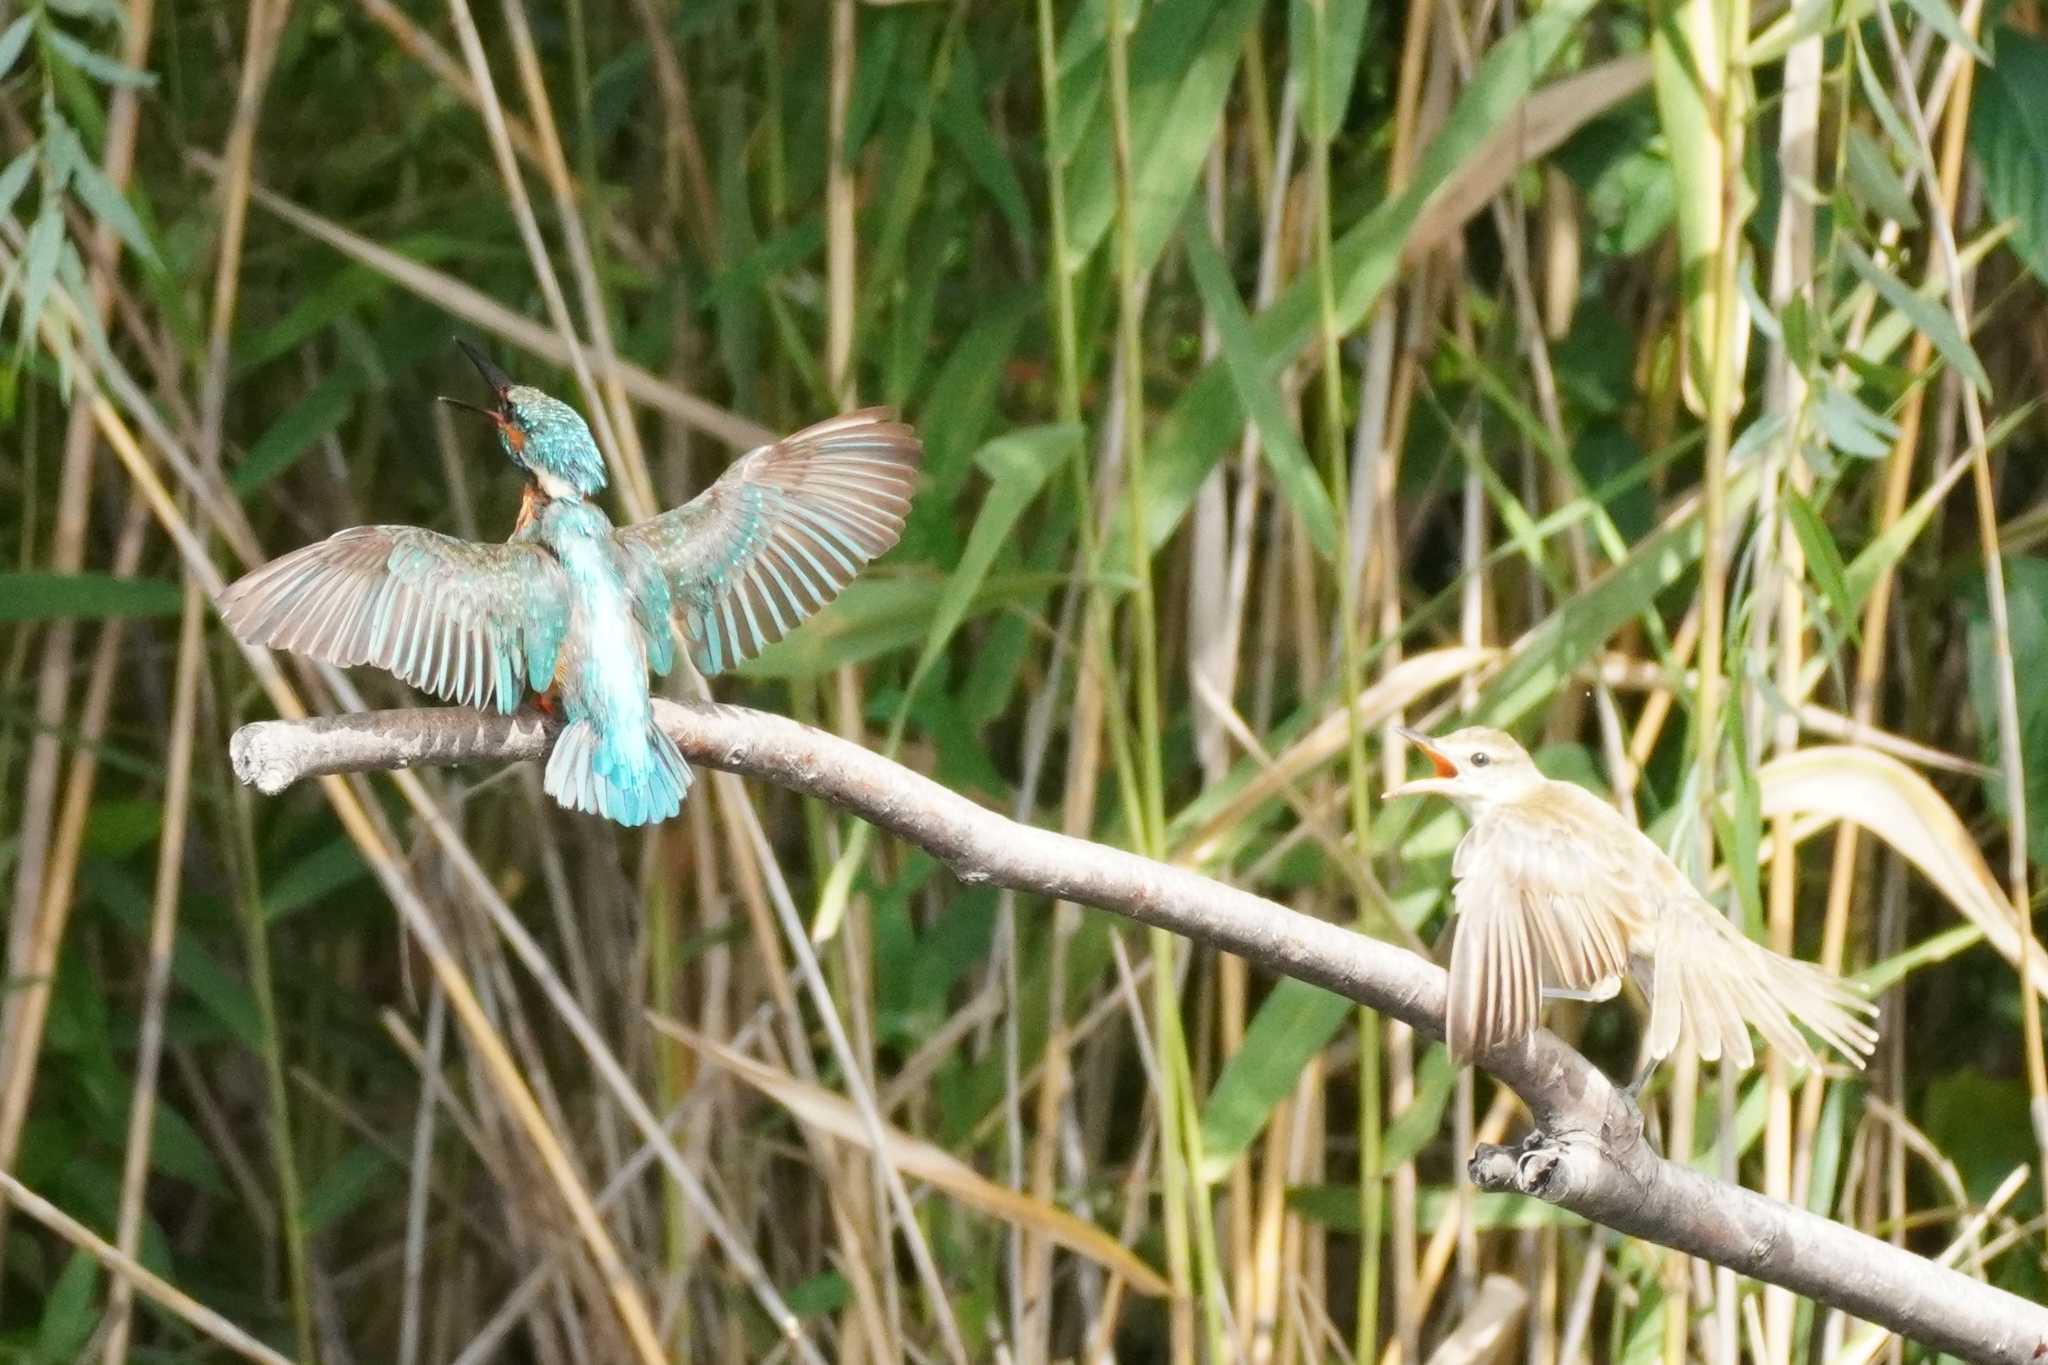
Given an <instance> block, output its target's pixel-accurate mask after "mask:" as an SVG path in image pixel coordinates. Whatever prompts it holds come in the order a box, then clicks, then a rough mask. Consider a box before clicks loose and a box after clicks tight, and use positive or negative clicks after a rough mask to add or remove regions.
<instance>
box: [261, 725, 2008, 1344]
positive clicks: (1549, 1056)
mask: <svg viewBox="0 0 2048 1365" xmlns="http://www.w3.org/2000/svg"><path fill="white" fill-rule="evenodd" d="M655 706H656V710H657V716H658V719H659V720H660V722H661V725H662V728H663V729H665V730H667V731H668V733H669V734H670V735H671V736H673V737H674V739H675V741H676V743H677V745H678V746H679V747H680V748H681V749H682V751H683V753H684V755H685V756H687V757H688V758H689V759H690V760H691V761H693V762H696V763H700V764H703V765H704V766H706V767H710V768H719V769H723V770H725V771H727V772H732V773H738V774H740V775H742V776H746V777H755V778H760V779H762V780H764V781H768V782H772V783H774V784H776V785H777V786H782V787H787V788H789V789H791V790H793V791H798V792H802V793H804V794H806V795H809V796H815V797H819V798H822V799H823V800H826V801H830V802H832V803H833V804H834V805H837V806H841V807H844V808H845V809H847V810H849V811H852V812H853V813H854V814H856V815H858V816H860V817H861V818H862V819H865V820H867V821H869V822H870V823H872V824H875V825H878V826H880V827H881V828H883V829H885V830H888V831H889V832H890V833H892V834H895V835H896V836H898V837H899V838H902V839H904V840H906V841H907V842H909V843H912V844H915V845H917V846H918V847H919V848H922V849H924V850H925V851H926V852H928V853H930V854H932V855H933V856H934V857H936V858H938V859H939V860H940V861H942V862H944V863H945V864H946V865H947V866H949V867H950V868H952V870H953V872H954V875H956V876H958V877H959V878H960V880H962V881H964V882H968V883H983V882H987V883H993V884H995V885H998V886H1005V887H1009V888H1011V889H1013V890H1016V891H1023V892H1029V893H1033V894H1036V895H1043V896H1046V897H1050V898H1058V899H1065V900H1072V901H1078V902H1081V903H1083V904H1086V905H1093V906H1096V907H1098V908H1100V909H1103V910H1108V911H1111V912H1113V913H1115V914H1119V915H1123V916H1126V917H1127V918H1130V919H1134V920H1137V921H1139V922H1141V923H1144V924H1149V925H1156V926H1158V927H1161V928H1164V929H1170V930H1172V931H1173V932H1174V933H1177V934H1181V935H1184V936H1186V937H1188V938H1192V939H1199V940H1201V941H1202V942H1204V943H1207V944H1210V945H1211V946H1213V947H1217V948H1221V949H1224V950H1226V951H1228V952H1233V953H1236V954H1238V955H1239V956H1240V957H1243V958H1246V959H1248V960H1250V961H1252V962H1256V963H1258V964H1259V965H1260V966H1263V967H1266V968H1268V969H1269V970H1272V971H1275V972H1280V973H1284V974H1285V975H1288V976H1292V977H1297V978H1299V979H1300V980H1303V981H1307V982H1310V983H1311V984H1313V985H1317V986H1321V987H1323V988H1324V989H1325V990H1329V991H1334V992H1336V993H1337V994H1339V995H1342V996H1344V997H1345V998H1347V999H1350V1000H1354V1001H1357V1002H1358V1003H1359V1004H1362V1005H1367V1006H1370V1007H1371V1008H1373V1009H1376V1010H1379V1011H1381V1012H1382V1013H1385V1014H1389V1015H1392V1016H1393V1017H1395V1018H1397V1019H1400V1020H1403V1021H1404V1022H1406V1023H1408V1024H1410V1025H1412V1026H1414V1027H1415V1028H1417V1029H1420V1030H1421V1031H1423V1032H1424V1033H1426V1034H1428V1035H1430V1036H1431V1037H1436V1038H1441V1037H1442V1036H1443V1010H1444V973H1443V971H1442V970H1441V969H1439V968H1438V967H1436V966H1435V965H1434V964H1432V963H1430V962H1427V961H1425V960H1423V959H1422V958H1420V957H1417V956H1416V955H1414V954H1413V953H1410V952H1407V951H1405V950H1404V949H1401V948H1396V947H1393V946H1391V945H1389V944H1386V943H1381V942H1379V941H1377V940H1375V939H1371V938H1367V937H1365V936H1363V935H1361V934H1356V933H1353V932H1352V931H1350V930H1349V929H1346V928H1343V927H1341V926H1339V925H1336V924H1331V923H1329V922H1327V921H1324V920H1318V919H1313V918H1311V917H1309V916H1307V915H1303V914H1300V913H1298V912H1296V911H1293V910H1289V909H1287V908H1286V907H1285V906H1282V905H1278V904H1275V903H1274V902H1272V901H1269V900H1266V899H1264V898H1263V897H1260V896H1254V895H1252V894H1250V893H1249V892H1246V891H1240V890H1237V889H1236V888H1234V887H1230V886H1226V885H1224V884H1223V883H1221V882H1218V881H1213V880H1211V879H1209V878H1207V877H1203V876H1200V875H1198V874H1196V873H1194V872H1190V871H1187V870H1186V869H1184V868H1178V867H1170V866H1167V865H1165V864H1163V863H1156V862H1153V861H1151V860H1149V859H1146V858H1141V857H1138V856H1137V855H1135V854H1131V853H1125V852H1121V851H1119V850H1117V849H1112V848H1107V847H1105V846H1103V845H1100V844H1094V843H1089V842H1087V841H1086V840H1082V839H1073V838H1068V837H1067V836H1065V835H1060V834H1054V833H1051V832H1050V831H1047V830H1041V829H1034V828H1032V827H1031V826H1028V825H1021V824H1018V823H1017V822H1015V821H1013V820H1009V819H1006V818H1004V817H1003V816H1001V815H998V814H996V813H995V812H994V811H990V810H986V809H984V808H982V807H981V806H978V805H976V804H974V803H973V802H972V801H969V800H968V799H967V798H965V797H963V796H960V795H958V794H957V793H954V792H952V791H949V790H947V789H946V788H944V787H942V786H940V785H939V784H938V783H936V782H933V781H931V780H930V779H928V778H925V777H922V776H920V775H918V774H917V773H914V772H911V771H910V770H909V769H907V768H904V767H902V766H900V765H898V764H896V763H892V762H890V761H889V760H887V759H885V758H882V757H880V756H879V755H876V754H873V753H870V752H869V751H868V750H866V749H863V748H861V747H860V746H858V745H855V744H851V743H848V742H847V741H845V740H842V739H838V738H835V737H834V736H832V735H828V734H825V733H823V732H821V731H818V730H814V729H811V728H809V727H808V726H804V725H799V724H797V723H796V722H795V721H791V720H786V719H784V718H782V717H780V716H771V715H766V714H763V713H761V712H757V711H748V710H743V709H740V708H737V707H730V706H682V705H677V704H675V703H673V702H666V701H656V703H655ZM550 741H551V734H550V730H549V727H548V725H547V723H546V722H545V721H543V720H542V719H541V718H539V717H538V716H537V715H535V714H533V713H531V712H522V713H520V714H518V715H514V716H484V715H479V714H478V713H476V712H473V711H463V710H408V711H382V712H372V713H369V714H364V715H352V716H340V717H334V718H331V719H325V720H316V721H306V722H296V721H263V722H259V723H257V724H254V725H247V726H244V727H243V728H242V729H240V730H239V731H237V732H236V733H235V735H234V738H233V740H232V742H231V744H230V746H229V749H230V755H231V757H232V759H233V761H234V767H235V772H236V775H237V776H239V777H240V778H241V779H242V781H244V782H247V783H249V784H251V785H253V786H255V787H257V788H259V789H261V790H263V791H265V792H272V793H275V792H280V791H283V790H284V789H285V788H286V787H289V786H291V785H292V784H293V783H294V782H297V781H300V780H302V779H304V778H308V777H318V776H324V775H327V774H331V773H342V772H365V771H372V770H380V769H388V768H400V767H413V766H417V765H421V764H433V765H449V764H458V763H482V762H491V763H502V762H507V761H516V760H520V759H532V758H540V757H542V756H543V755H544V754H545V753H546V752H547V749H548V745H549V743H550ZM1482 1061H1483V1063H1484V1066H1485V1068H1486V1070H1488V1071H1489V1072H1491V1073H1492V1074H1493V1075H1494V1076H1496V1077H1498V1078H1499V1079H1500V1080H1501V1081H1502V1082H1504V1083H1505V1084H1506V1085H1508V1086H1509V1087H1511V1088H1512V1089H1513V1090H1514V1091H1515V1093H1516V1094H1517V1095H1519V1096H1521V1098H1522V1099H1523V1101H1524V1102H1525V1103H1527V1105H1528V1106H1529V1110H1530V1112H1531V1114H1533V1115H1534V1116H1535V1119H1536V1123H1537V1130H1536V1132H1535V1133H1534V1134H1532V1135H1531V1137H1530V1139H1529V1140H1528V1141H1526V1142H1524V1143H1523V1144H1522V1145H1521V1146H1520V1147H1518V1148H1505V1147H1482V1148H1480V1149H1479V1150H1478V1151H1477V1152H1475V1153H1473V1156H1472V1160H1471V1164H1470V1167H1469V1170H1470V1173H1471V1176H1472V1179H1473V1181H1474V1182H1475V1183H1476V1184H1478V1185H1479V1186H1481V1187H1482V1188H1484V1189H1488V1190H1512V1191H1516V1192H1518V1193H1521V1194H1526V1195H1531V1196H1533V1197H1535V1198H1538V1199H1543V1200H1546V1201H1548V1202H1550V1203H1552V1204H1556V1205H1557V1206H1559V1207H1560V1208H1564V1209H1569V1210H1571V1211H1572V1212H1574V1213H1576V1214H1579V1215H1580V1216H1582V1217H1584V1218H1587V1219H1590V1220H1591V1221H1593V1222H1596V1223H1602V1224H1605V1225H1606V1226H1608V1227H1611V1228H1614V1229H1616V1230H1618V1231H1621V1232H1625V1233H1627V1234H1629V1235H1630V1236H1634V1237H1640V1238H1643V1239H1645V1240H1647V1241H1652V1242H1658V1243H1661V1244H1663V1245H1665V1246H1668V1247H1674V1248H1677V1249H1678V1250H1680V1251H1684V1252H1688V1253H1690V1254H1691V1255H1694V1256H1698V1257H1700V1258H1701V1259H1703V1260H1707V1261H1711V1262H1713V1263H1714V1264H1716V1265H1723V1266H1728V1267H1730V1268H1732V1269H1735V1270H1738V1271H1740V1272H1742V1273H1743V1274H1745V1275H1749V1276H1752V1277H1754V1278H1756V1279H1759V1280H1762V1281H1765V1282H1766V1283H1769V1284H1775V1285H1782V1286H1783V1287H1785V1288H1787V1289H1790V1290H1793V1291H1795V1292H1797V1293H1800V1294H1804V1295H1806V1296H1808V1297H1809V1298H1812V1299H1815V1300H1817V1301H1819V1302H1821V1303H1824V1304H1828V1305H1831V1306H1833V1307H1836V1308H1840V1309H1842V1310H1844V1311H1846V1312H1849V1313H1852V1314H1854V1315H1856V1316H1857V1317H1859V1318H1863V1319H1865V1320H1867V1321H1869V1322H1873V1323H1876V1324H1878V1325H1880V1326H1883V1327H1886V1328H1889V1329H1891V1330H1892V1331H1894V1332H1897V1333H1899V1334H1900V1335H1902V1336H1906V1337H1910V1338H1912V1339H1913V1340H1915V1341H1918V1342H1921V1343H1923V1344H1925V1345H1927V1346H1930V1347H1934V1348H1936V1349H1939V1350H1943V1351H1948V1352H1951V1353H1953V1354H1955V1355H1959V1356H1962V1357H1965V1358H1967V1359H1970V1360H1977V1361H1987V1362H1989V1361H1999V1362H2013V1363H2014V1365H2039V1362H2041V1361H2043V1360H2048V1308H2044V1307H2042V1306H2041V1305H2038V1304H2033V1303H2029V1302H2027V1301H2025V1300H2024V1299H2020V1298H2018V1297H2016V1296H2014V1295H2012V1294H2008V1293H2006V1292H2005V1291H2004V1290H2001V1289H1996V1288H1993V1287H1992V1286H1990V1285H1988V1284H1985V1283H1984V1282H1983V1281H1981V1280H1976V1279H1972V1278H1970V1277H1968V1276H1966V1275H1963V1274H1961V1273H1959V1272H1957V1271H1954V1270H1951V1269H1948V1268H1947V1267H1945V1266H1942V1265H1939V1264H1937V1263H1935V1262H1933V1261H1929V1260H1926V1259H1924V1258H1922V1257H1919V1256H1915V1255H1913V1254H1912V1253H1910V1252H1907V1251H1903V1250H1900V1249H1899V1248H1897V1247H1894V1246H1891V1245H1889V1244H1888V1243H1885V1242H1880V1241H1878V1240H1877V1239H1875V1238H1872V1237H1867V1236H1865V1235H1864V1234H1862V1233H1860V1232H1857V1231H1855V1230H1854V1229H1851V1228H1848V1227H1845V1226H1843V1225H1842V1224H1840V1223H1834V1222H1830V1221H1828V1220H1827V1219H1825V1218H1821V1217H1818V1216H1816V1215H1814V1214H1811V1213H1808V1212H1806V1211H1805V1210H1803V1209H1797V1208H1793V1207H1792V1206H1790V1205H1788V1204H1781V1203H1779V1202H1777V1201H1776V1200H1772V1199H1766V1198H1764V1197H1763V1196H1762V1195H1759V1194H1755V1193H1752V1192H1751V1191H1748V1190H1744V1189H1739V1188H1737V1187H1735V1186H1733V1185H1728V1184H1725V1183H1723V1182H1721V1181H1718V1180H1715V1179H1713V1178H1712V1177H1710V1176H1707V1175H1704V1174H1702V1173H1700V1172H1699V1171H1696V1170H1693V1169H1691V1168H1690V1167H1686V1166H1680V1165H1674V1164H1672V1163H1671V1162H1668V1161H1665V1160H1664V1159H1663V1158H1662V1157H1660V1156H1658V1155H1657V1154H1656V1152H1654V1151H1653V1150H1651V1148H1650V1146H1649V1144H1648V1143H1646V1142H1644V1141H1643V1138H1642V1121H1641V1116H1640V1114H1639V1113H1638V1112H1637V1111H1636V1109H1635V1107H1634V1106H1633V1105H1632V1104H1630V1103H1629V1101H1628V1100H1627V1099H1626V1098H1624V1097H1623V1096H1622V1095H1621V1094H1620V1093H1619V1091H1618V1090H1617V1089H1616V1088H1615V1087H1614V1086H1612V1085H1611V1084H1610V1083H1609V1082H1608V1080H1607V1078H1606V1077H1605V1076H1604V1075H1602V1074H1601V1072H1600V1071H1599V1070H1598V1068H1596V1067H1594V1066H1593V1065H1592V1064H1591V1063H1589V1062H1588V1061H1586V1059H1585V1058H1584V1057H1581V1056H1580V1055H1579V1054H1578V1053H1577V1052H1575V1051H1573V1050H1572V1049H1571V1048H1569V1047H1567V1046H1565V1044H1564V1043H1562V1042H1560V1041H1559V1040H1558V1039H1557V1038H1556V1037H1555V1036H1554V1035H1552V1034H1550V1033H1548V1032H1540V1033H1538V1034H1537V1035H1536V1036H1534V1037H1533V1038H1530V1039H1528V1040H1527V1041H1525V1042H1524V1043H1522V1044H1521V1045H1519V1046H1517V1047H1513V1048H1506V1049H1501V1050H1498V1051H1496V1052H1494V1053H1491V1054H1489V1055H1488V1056H1486V1057H1484V1058H1483V1059H1482Z"/></svg>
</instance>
